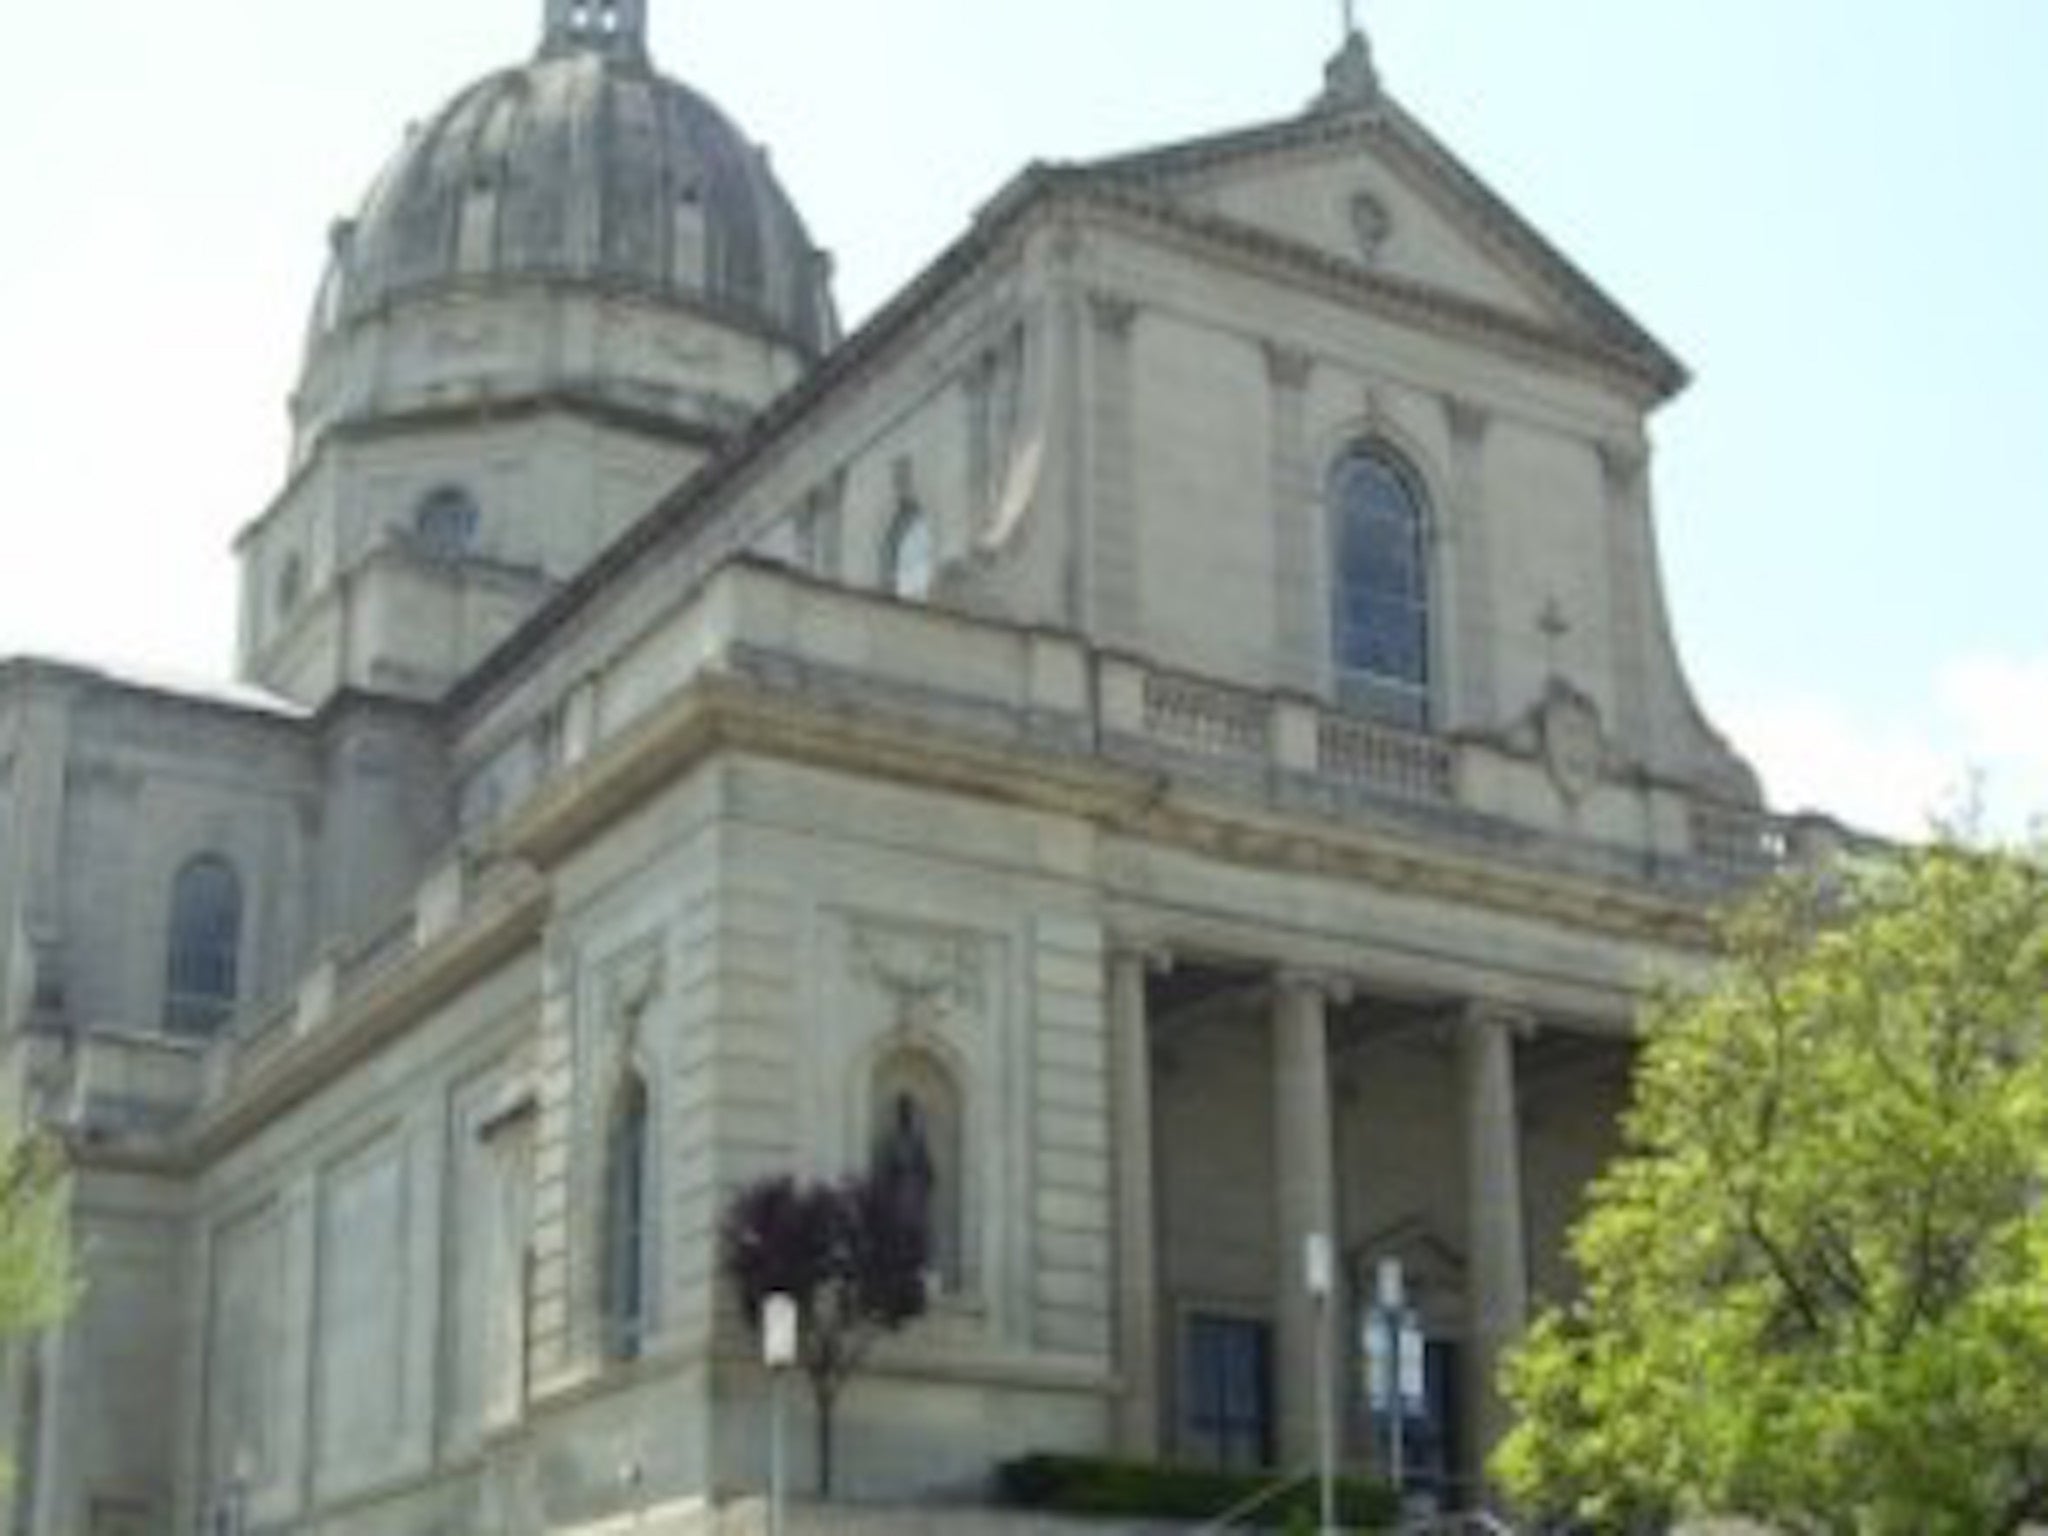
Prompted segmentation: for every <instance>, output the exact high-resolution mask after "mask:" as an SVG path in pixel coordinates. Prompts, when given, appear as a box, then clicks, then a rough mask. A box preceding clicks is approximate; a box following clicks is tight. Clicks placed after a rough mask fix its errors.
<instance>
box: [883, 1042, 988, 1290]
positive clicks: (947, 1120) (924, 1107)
mask: <svg viewBox="0 0 2048 1536" xmlns="http://www.w3.org/2000/svg"><path fill="white" fill-rule="evenodd" d="M869 1117H870V1118H869V1124H870V1125H872V1126H873V1128H874V1145H873V1165H874V1172H875V1177H876V1178H877V1179H878V1180H879V1181H881V1182H882V1183H883V1184H885V1185H886V1186H888V1187H889V1189H890V1191H891V1193H892V1195H893V1196H894V1197H895V1198H896V1199H899V1200H902V1201H904V1202H906V1203H914V1205H915V1206H916V1208H917V1209H918V1212H919V1214H920V1215H921V1216H922V1218H923V1220H924V1223H925V1230H926V1235H927V1239H928V1241H929V1243H930V1258H929V1261H928V1262H929V1267H930V1270H931V1274H932V1277H933V1278H934V1279H935V1280H936V1281H937V1282H938V1284H939V1286H940V1287H941V1288H942V1289H945V1290H954V1291H957V1290H959V1289H960V1288H961V1287H962V1285H963V1284H964V1282H965V1277H966V1251H967V1242H966V1232H965V1228H966V1217H967V1205H966V1188H965V1181H966V1167H965V1163H964V1161H963V1158H962V1155H961V1154H962V1136H961V1130H962V1127H961V1114H960V1094H959V1090H958V1089H956V1088H955V1087H954V1085H953V1078H952V1074H951V1073H949V1072H948V1071H947V1070H946V1069H945V1067H944V1066H942V1065H941V1064H940V1063H939V1062H938V1061H936V1060H935V1059H934V1058H933V1057H932V1056H931V1055H930V1054H929V1053H927V1052H925V1051H920V1050H904V1051H898V1052H896V1053H895V1054H893V1055H891V1056H890V1057H889V1058H888V1059H887V1060H885V1061H883V1062H882V1064H881V1065H880V1066H879V1067H878V1068H877V1069H876V1071H875V1076H874V1083H873V1100H872V1103H871V1105H870V1109H869Z"/></svg>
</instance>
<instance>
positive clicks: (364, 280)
mask: <svg viewBox="0 0 2048 1536" xmlns="http://www.w3.org/2000/svg"><path fill="white" fill-rule="evenodd" d="M643 17H644V0H548V24H547V32H546V36H545V39H544V41H543V44H542V47H541V50H540V52H539V54H538V56H537V57H535V58H534V60H533V61H532V62H531V63H528V64H526V65H523V66H521V67H517V68H512V69H506V70H502V71H500V72H498V73H496V74H493V75H490V76H487V77H486V78H484V79H482V80H480V81H478V82H477V83H475V84H474V85H471V86H470V87H469V88H468V89H466V90H464V91H462V92H461V93H460V94H459V95H457V96H456V97H455V99H454V100H453V101H451V102H450V103H449V104H448V105H447V106H446V107H444V108H443V109H442V110H441V111H440V112H439V113H438V114H437V115H436V116H435V117H434V118H433V119H432V120H431V121H430V122H428V123H427V124H425V125H424V126H421V127H416V128H414V129H412V130H410V131H409V132H408V134H407V137H406V141H405V144H404V146H403V147H402V148H401V149H400V151H399V153H398V154H397V156H396V157H395V158H394V159H393V160H392V162H391V163H390V165H389V166H388V167H387V168H386V169H385V171H384V173H383V174H382V175H381V176H380V177H379V178H378V180H377V182H376V184H375V185H374V186H373V187H372V188H371V190H370V194H369V196H368V197H367V198H366V199H365V201H364V203H363V206H362V209H361V212H360V213H359V214H358V215H357V216H356V217H355V218H354V219H353V220H350V221H346V222H344V223H342V224H341V225H339V226H337V228H336V230H335V235H334V249H333V253H332V258H331V261H330V264H329V269H328V273H327V277H326V279H325V281H324V282H323V284H322V289H321V294H320V299H319V303H318V307H317V310H316V314H315V316H314V330H313V339H314V343H315V345H316V347H317V345H318V344H319V342H320V341H321V339H322V338H324V337H325V336H327V335H329V334H331V333H333V332H335V331H337V330H340V329H343V328H346V327H347V326H348V325H349V324H350V323H351V322H353V321H356V320H358V319H360V318H362V317H364V316H367V315H371V314H375V313H379V312H382V311H385V310H387V309H389V308H391V307H393V306H396V305H398V304H401V303H403V302H404V301H407V300H410V299H413V298H416V297H428V296H434V295H437V294H440V293H444V292H447V291H450V290H455V289H474V288H477V287H480V286H492V285H496V284H500V283H502V282H504V281H506V280H511V281H525V280H537V281H547V282H552V283H556V284H564V285H571V286H576V287H586V288H590V289H596V290H603V291H606V292H616V293H623V294H631V295H636V296H640V297H644V298H649V299H653V300H655V301H658V302H659V301H673V302H676V303H680V304H682V305H685V306H690V307H694V308H697V309H701V310H703V311H704V312H706V313H707V314H708V315H710V316H712V317H715V318H717V319H718V320H720V321H721V322H723V323H725V324H729V325H732V326H735V327H736V328H739V329H741V330H744V331H748V332H751V333H757V334H759V335H760V336H762V337H763V338H764V339H767V340H770V341H774V342H780V343H783V344H786V345H789V346H792V347H794V348H796V349H797V350H798V351H799V352H800V353H802V354H803V355H804V356H806V357H816V356H817V355H819V354H820V353H822V352H823V351H824V350H825V349H826V348H827V347H829V346H830V345H831V344H832V342H833V341H834V340H835V339H836V319H835V316H834V313H833V308H832V300H831V294H830V288H829V278H828V272H827V262H826V259H825V258H824V257H823V255H822V254H821V253H820V252H819V251H818V250H817V248H816V247H815V246H813V245H812V243H811V240H810V237H809V235H808V234H807V233H806V231H805V229H804V226H803V221H802V219H801V218H800V217H799V216H798V214H797V212H796V209H795V207H794V206H793V205H792V204H791V202H790V200H789V198H788V196H787V195H786V194H785V193H784V192H783V190H782V187H781V185H780V184H779V183H778V182H777V181H776V179H775V176H774V174H773V173H772V172H771V171H770V169H769V166H768V161H767V157H766V155H765V154H764V153H763V152H762V151H761V150H759V149H757V148H756V147H755V146H754V145H752V144H751V143H749V142H748V141H747V139H746V138H745V137H744V136H743V135H742V134H741V133H740V132H739V130H738V129H736V128H735V127H734V126H733V125H732V123H731V122H730V121H729V120H728V119H727V118H726V117H725V116H724V114H723V113H721V112H720V111H719V110H718V108H717V107H716V106H714V105H713V104H712V103H711V102H710V101H708V100H706V99H705V98H704V97H703V96H701V95H699V94H698V93H697V92H695V91H693V90H691V89H690V88H689V87H688V86H685V85H683V84H681V83H679V82H677V81H674V80H671V79H668V78H666V77H664V76H662V75H661V74H659V73H658V72H657V71H656V70H655V69H654V67H653V66H652V64H651V63H650V62H649V60H648V56H647V52H646V47H645V42H644V20H643Z"/></svg>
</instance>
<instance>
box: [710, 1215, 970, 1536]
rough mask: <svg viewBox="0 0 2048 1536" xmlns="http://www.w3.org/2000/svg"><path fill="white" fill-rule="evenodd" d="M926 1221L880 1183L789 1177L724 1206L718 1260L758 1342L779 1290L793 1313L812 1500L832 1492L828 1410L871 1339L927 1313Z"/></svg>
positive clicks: (864, 1355)
mask: <svg viewBox="0 0 2048 1536" xmlns="http://www.w3.org/2000/svg"><path fill="white" fill-rule="evenodd" d="M928 1225H929V1224H928V1221H927V1220H926V1218H925V1215H924V1212H923V1209H922V1208H921V1207H920V1205H919V1204H918V1203H916V1202H909V1201H905V1200H904V1199H902V1198H901V1197H900V1192H899V1191H898V1190H897V1189H895V1188H894V1187H893V1185H892V1184H891V1183H890V1181H889V1180H888V1179H887V1178H885V1177H878V1176H868V1177H858V1178H851V1179H848V1180H846V1181H845V1182H843V1183H839V1184H808V1183H800V1182H798V1181H797V1180H795V1179H792V1178H789V1177H787V1176H779V1177H775V1178H769V1179H763V1180H762V1181H760V1182H759V1183H756V1184H750V1185H748V1186H747V1187H746V1188H745V1189H742V1190H741V1191H740V1192H739V1193H738V1194H737V1195H735V1196H734V1197H733V1200H732V1203H731V1205H729V1206H727V1207H726V1212H725V1221H724V1224H723V1226H722V1229H721V1231H720V1249H721V1253H720V1258H721V1262H722V1264H723V1265H724V1268H725V1272H726V1274H727V1275H728V1276H729V1277H731V1280H732V1283H733V1287H734V1289H735V1290H736V1291H737V1292H738V1293H739V1301H740V1307H741V1310H742V1311H743V1312H744V1313H745V1314H746V1318H747V1323H748V1325H749V1326H750V1327H752V1328H753V1329H754V1331H755V1332H756V1334H758V1333H759V1332H760V1328H761V1307H762V1303H763V1302H765V1301H766V1300H767V1298H768V1297H770V1296H772V1295H775V1294H776V1293H777V1292H780V1293H782V1294H785V1295H787V1296H789V1297H790V1298H791V1299H792V1300H793V1301H794V1302H795V1303H796V1309H797V1363H798V1364H799V1365H800V1366H801V1367H802V1369H803V1373H804V1376H805V1377H806V1379H808V1380H809V1382H810V1385H811V1400H812V1403H813V1404H814V1406H815V1407H816V1410H817V1413H816V1423H817V1445H818V1493H819V1496H820V1497H823V1498H829V1497H831V1494H832V1455H833V1443H832V1427H833V1411H834V1409H835V1408H836V1407H837V1406H838V1402H839V1394H840V1393H841V1392H842V1391H843V1390H844V1389H845V1386H846V1383H847V1382H848V1381H849V1380H851V1379H852V1378H853V1376H854V1375H855V1374H857V1373H858V1372H859V1370H860V1368H861V1366H862V1365H863V1364H864V1363H865V1361H866V1359H867V1355H868V1351H869V1350H870V1349H872V1348H873V1347H874V1343H875V1341H876V1340H877V1339H879V1338H880V1337H882V1335H884V1334H886V1333H893V1332H895V1331H896V1330H897V1329H899V1328H901V1327H902V1326H903V1325H904V1324H905V1323H908V1322H909V1321H911V1320H912V1319H913V1318H915V1317H917V1316H919V1315H920V1314H921V1313H922V1312H923V1311H924V1310H925V1268H926V1264H927V1262H928V1260H929V1255H930V1238H929V1232H928Z"/></svg>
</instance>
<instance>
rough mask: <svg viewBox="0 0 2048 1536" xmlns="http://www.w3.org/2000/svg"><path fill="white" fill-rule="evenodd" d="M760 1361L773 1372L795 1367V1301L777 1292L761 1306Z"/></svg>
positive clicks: (791, 1297)
mask: <svg viewBox="0 0 2048 1536" xmlns="http://www.w3.org/2000/svg"><path fill="white" fill-rule="evenodd" d="M761 1362H762V1364H764V1365H766V1366H767V1367H768V1369H769V1370H771V1371H779V1370H784V1369H786V1368H787V1367H789V1366H792V1365H795V1364H796V1298H795V1297H794V1296H786V1295H784V1294H783V1293H782V1292H780V1291H777V1292H776V1293H775V1294H774V1295H773V1296H770V1297H769V1298H768V1299H767V1300H765V1301H763V1302H762V1303H761Z"/></svg>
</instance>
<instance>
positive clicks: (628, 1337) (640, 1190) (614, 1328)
mask: <svg viewBox="0 0 2048 1536" xmlns="http://www.w3.org/2000/svg"><path fill="white" fill-rule="evenodd" d="M648 1129H649V1127H648V1116H647V1083H646V1080H645V1079H644V1078H642V1077H641V1076H640V1074H639V1073H638V1072H628V1073H627V1074H626V1075H625V1077H624V1078H623V1079H622V1080H621V1081H620V1083H619V1087H618V1091H617V1092H616V1093H615V1094H614V1095H613V1097H612V1105H611V1113H610V1115H609V1116H607V1118H606V1121H605V1138H604V1207H603V1210H604V1215H603V1225H602V1230H601V1231H600V1233H599V1270H600V1274H599V1286H600V1289H599V1309H600V1314H601V1321H602V1323H603V1326H604V1349H605V1354H606V1355H608V1356H609V1357H610V1358H611V1359H614V1360H632V1359H636V1358H637V1357H638V1356H639V1354H640V1350H641V1347H642V1345H643V1344H645V1342H646V1338H647V1324H648V1308H647V1301H648V1283H647V1282H648V1274H647V1271H648V1263H647V1251H648V1229H647V1216H648V1199H647V1196H648V1189H647V1172H648V1160H649V1146H648Z"/></svg>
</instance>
